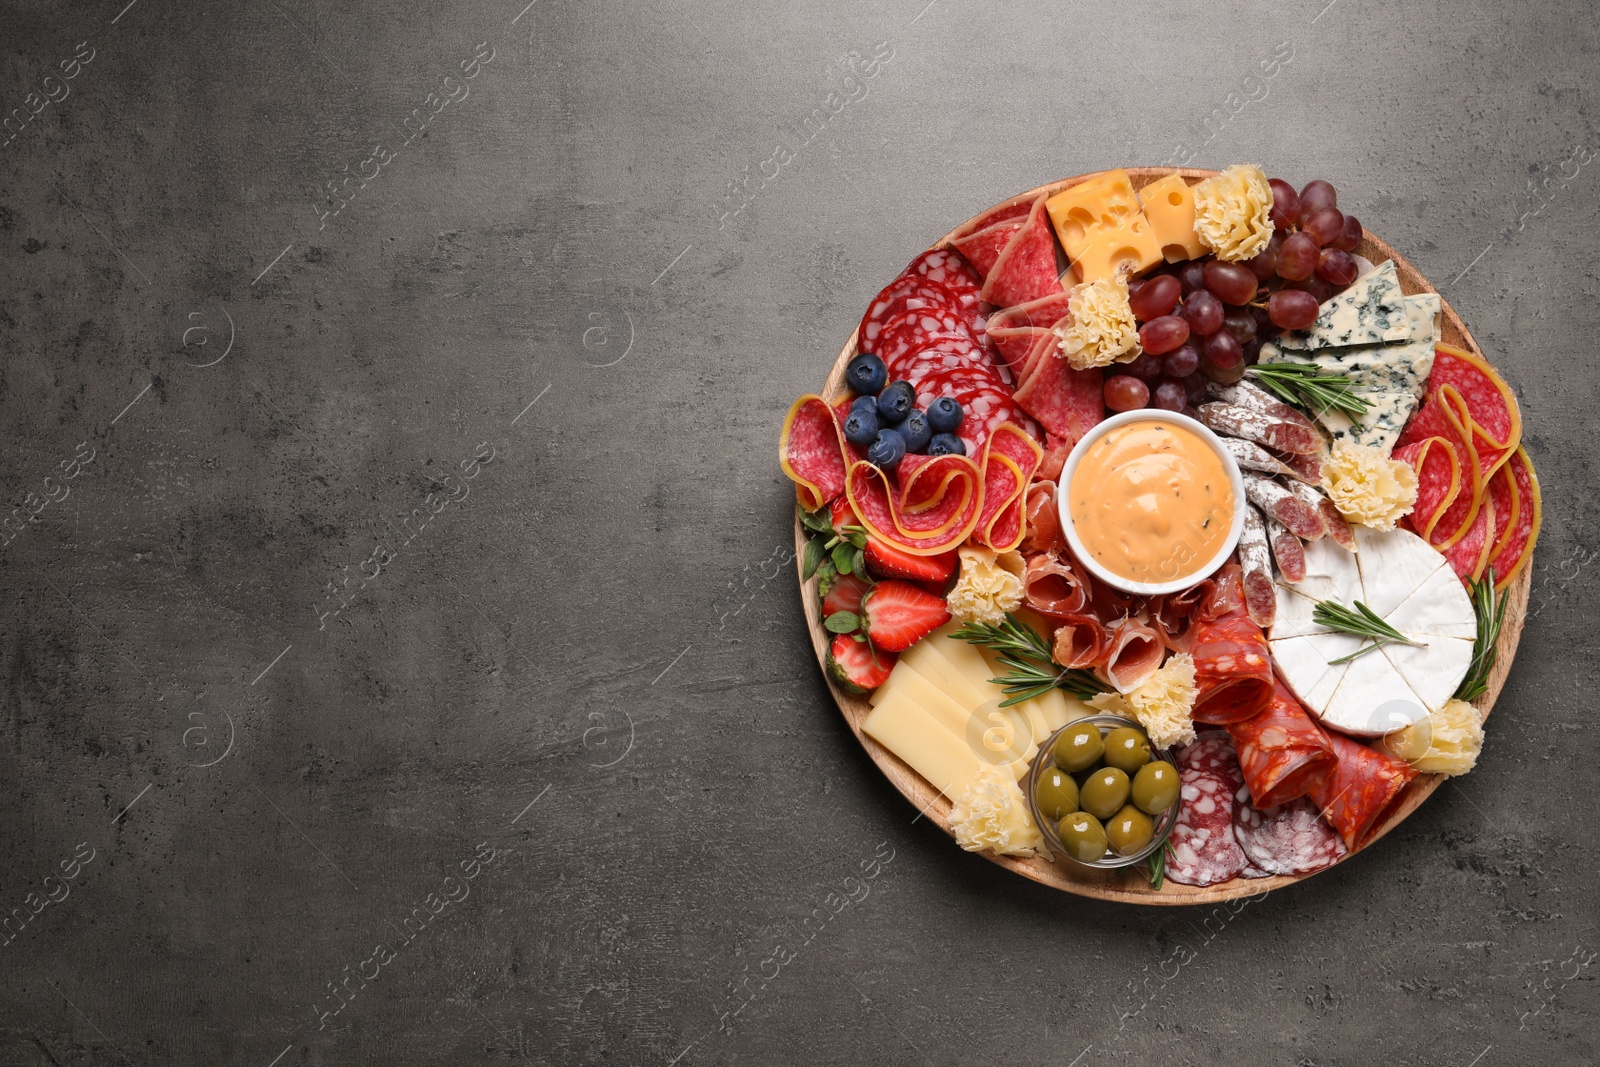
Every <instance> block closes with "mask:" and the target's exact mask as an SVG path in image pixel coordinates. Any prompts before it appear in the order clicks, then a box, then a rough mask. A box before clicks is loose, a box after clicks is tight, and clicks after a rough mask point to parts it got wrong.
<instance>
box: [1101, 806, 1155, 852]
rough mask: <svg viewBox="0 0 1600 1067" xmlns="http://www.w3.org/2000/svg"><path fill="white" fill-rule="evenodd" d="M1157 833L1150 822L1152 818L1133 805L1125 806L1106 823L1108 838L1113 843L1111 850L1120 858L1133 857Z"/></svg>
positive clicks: (1153, 824)
mask: <svg viewBox="0 0 1600 1067" xmlns="http://www.w3.org/2000/svg"><path fill="white" fill-rule="evenodd" d="M1155 832H1156V827H1155V823H1153V822H1151V821H1150V816H1148V815H1146V814H1145V813H1144V812H1142V811H1140V810H1139V809H1138V808H1136V807H1134V806H1133V805H1132V804H1127V805H1124V806H1123V808H1122V810H1121V811H1119V812H1117V813H1116V814H1115V815H1113V816H1112V817H1111V821H1110V822H1108V823H1106V838H1107V840H1109V841H1110V842H1111V848H1112V849H1113V850H1114V851H1115V852H1116V853H1117V854H1118V855H1120V856H1131V855H1133V854H1134V853H1135V852H1138V851H1139V850H1140V849H1141V848H1144V846H1146V845H1148V844H1149V843H1150V838H1151V837H1153V836H1155Z"/></svg>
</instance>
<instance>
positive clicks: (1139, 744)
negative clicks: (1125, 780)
mask: <svg viewBox="0 0 1600 1067" xmlns="http://www.w3.org/2000/svg"><path fill="white" fill-rule="evenodd" d="M1149 762H1150V739H1149V738H1148V737H1146V736H1145V735H1144V734H1143V733H1141V732H1139V731H1138V730H1135V729H1134V728H1133V727H1131V726H1119V727H1117V728H1116V729H1115V730H1112V731H1111V732H1110V733H1108V734H1106V765H1107V766H1110V767H1116V768H1118V769H1120V770H1123V771H1126V772H1127V773H1129V774H1132V773H1133V772H1135V771H1137V770H1138V769H1139V768H1140V767H1143V766H1144V765H1145V764H1146V763H1149Z"/></svg>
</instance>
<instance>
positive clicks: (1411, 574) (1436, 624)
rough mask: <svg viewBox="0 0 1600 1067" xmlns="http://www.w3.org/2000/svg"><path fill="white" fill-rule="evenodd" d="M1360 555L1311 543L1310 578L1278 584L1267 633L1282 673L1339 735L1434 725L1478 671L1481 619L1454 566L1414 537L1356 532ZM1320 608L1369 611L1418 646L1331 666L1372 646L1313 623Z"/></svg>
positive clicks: (1389, 647)
mask: <svg viewBox="0 0 1600 1067" xmlns="http://www.w3.org/2000/svg"><path fill="white" fill-rule="evenodd" d="M1355 535H1356V551H1355V552H1354V553H1350V552H1346V551H1345V550H1344V549H1342V548H1340V547H1339V546H1338V545H1337V544H1335V543H1334V541H1333V539H1332V538H1331V537H1324V538H1322V539H1321V540H1318V541H1313V542H1311V543H1310V544H1308V545H1306V548H1305V554H1306V578H1305V581H1303V582H1300V583H1298V584H1297V585H1288V584H1285V583H1284V582H1283V581H1282V578H1281V577H1280V578H1279V582H1278V587H1277V592H1278V614H1277V619H1276V621H1274V623H1273V625H1272V630H1271V632H1270V633H1269V634H1268V635H1267V637H1268V640H1269V642H1270V643H1271V647H1272V658H1273V661H1274V662H1275V663H1276V664H1277V668H1278V674H1279V675H1280V676H1282V678H1283V680H1284V682H1285V683H1286V684H1287V685H1288V686H1289V688H1290V689H1292V690H1293V691H1294V694H1295V696H1297V697H1299V698H1300V701H1301V703H1303V704H1304V705H1305V706H1306V707H1307V708H1308V709H1309V710H1310V711H1311V712H1312V714H1314V715H1316V716H1318V717H1319V718H1320V719H1322V721H1323V722H1324V723H1326V724H1327V725H1328V726H1331V727H1333V728H1334V729H1337V730H1340V731H1342V732H1344V733H1347V734H1354V735H1356V736H1358V737H1377V736H1380V735H1382V734H1387V733H1391V732H1393V731H1395V730H1400V729H1403V728H1405V727H1407V726H1410V725H1411V724H1412V723H1415V722H1418V721H1420V720H1422V719H1424V718H1426V717H1427V715H1428V713H1429V712H1430V711H1432V710H1434V709H1436V708H1439V707H1442V706H1443V705H1444V703H1445V701H1447V700H1449V699H1450V696H1451V694H1453V693H1454V692H1455V691H1456V687H1457V686H1459V685H1460V684H1461V679H1462V678H1464V677H1466V674H1467V669H1468V668H1469V667H1470V666H1471V663H1472V643H1473V640H1474V638H1475V636H1476V634H1477V617H1476V616H1475V615H1474V614H1473V610H1472V598H1471V597H1470V596H1468V595H1467V591H1466V589H1465V588H1463V586H1462V584H1461V580H1460V579H1459V578H1457V577H1456V573H1455V571H1454V570H1452V569H1451V567H1450V564H1449V561H1448V560H1446V559H1445V558H1444V556H1443V555H1441V554H1440V553H1439V552H1438V551H1437V550H1435V549H1434V548H1433V546H1432V545H1430V544H1428V543H1427V542H1426V541H1424V540H1423V539H1422V538H1420V537H1418V536H1417V535H1416V534H1414V533H1412V532H1411V531H1409V530H1390V531H1387V532H1379V531H1376V530H1371V529H1368V528H1366V527H1361V526H1358V527H1356V528H1355ZM1320 600H1332V601H1334V602H1336V603H1338V604H1341V605H1343V606H1345V607H1352V606H1353V605H1354V604H1355V602H1356V601H1357V600H1359V601H1361V602H1362V603H1364V604H1366V605H1367V607H1369V608H1371V609H1372V611H1373V612H1374V614H1376V615H1378V616H1379V617H1380V618H1382V619H1383V620H1384V621H1385V622H1387V623H1388V624H1389V625H1390V626H1393V627H1394V628H1395V629H1396V630H1399V631H1400V632H1401V633H1403V634H1405V635H1406V637H1407V638H1408V639H1410V640H1412V641H1414V642H1416V644H1415V645H1402V644H1395V643H1390V644H1386V645H1384V646H1382V647H1381V648H1378V649H1374V650H1371V651H1368V652H1365V653H1363V654H1362V655H1361V656H1359V657H1357V658H1356V659H1353V660H1350V661H1348V662H1346V663H1330V662H1329V661H1330V660H1336V659H1339V658H1341V657H1343V656H1347V655H1349V654H1350V653H1352V652H1355V651H1357V650H1359V649H1361V648H1363V647H1365V646H1368V645H1369V644H1370V642H1368V641H1366V640H1365V639H1363V638H1359V637H1355V636H1354V635H1351V634H1344V633H1335V632H1333V631H1331V630H1329V629H1328V627H1326V626H1323V625H1321V624H1319V623H1317V622H1314V621H1313V620H1312V612H1313V611H1314V610H1315V608H1316V605H1317V602H1318V601H1320Z"/></svg>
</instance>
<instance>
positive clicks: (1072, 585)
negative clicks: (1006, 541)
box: [1022, 551, 1089, 617]
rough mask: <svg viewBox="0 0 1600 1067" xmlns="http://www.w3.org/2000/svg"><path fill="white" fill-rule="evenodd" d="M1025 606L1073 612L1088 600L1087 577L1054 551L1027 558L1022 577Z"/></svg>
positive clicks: (1055, 612) (1054, 612)
mask: <svg viewBox="0 0 1600 1067" xmlns="http://www.w3.org/2000/svg"><path fill="white" fill-rule="evenodd" d="M1022 595H1023V596H1024V597H1025V598H1026V599H1027V601H1028V606H1029V607H1031V608H1033V610H1035V611H1037V612H1040V613H1041V614H1044V615H1054V616H1057V617H1059V616H1062V615H1075V614H1077V613H1078V612H1080V611H1082V610H1083V606H1084V605H1085V604H1087V603H1088V602H1089V586H1088V579H1087V578H1085V577H1084V576H1083V575H1082V574H1079V573H1078V569H1077V568H1076V567H1074V566H1073V565H1072V564H1071V562H1069V561H1067V560H1063V559H1062V558H1061V557H1059V556H1058V555H1056V553H1055V552H1054V551H1050V552H1046V553H1044V554H1043V555H1039V556H1034V557H1033V558H1031V559H1029V560H1028V569H1027V570H1026V571H1025V572H1024V573H1023V576H1022Z"/></svg>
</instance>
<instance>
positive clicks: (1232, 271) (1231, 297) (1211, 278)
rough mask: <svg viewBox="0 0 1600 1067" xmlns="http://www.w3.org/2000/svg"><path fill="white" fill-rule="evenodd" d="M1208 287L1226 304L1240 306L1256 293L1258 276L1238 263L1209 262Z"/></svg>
mask: <svg viewBox="0 0 1600 1067" xmlns="http://www.w3.org/2000/svg"><path fill="white" fill-rule="evenodd" d="M1205 277H1206V288H1207V289H1208V290H1210V291H1211V293H1212V294H1213V295H1214V296H1216V298H1217V299H1218V300H1221V301H1222V302H1223V303H1224V304H1232V305H1234V306H1235V307H1238V306H1240V305H1242V304H1248V303H1250V298H1251V297H1253V296H1255V295H1256V276H1255V275H1254V274H1252V273H1250V271H1249V270H1248V269H1247V268H1245V267H1241V266H1240V265H1239V264H1237V263H1216V262H1212V263H1207V264H1206V269H1205Z"/></svg>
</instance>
